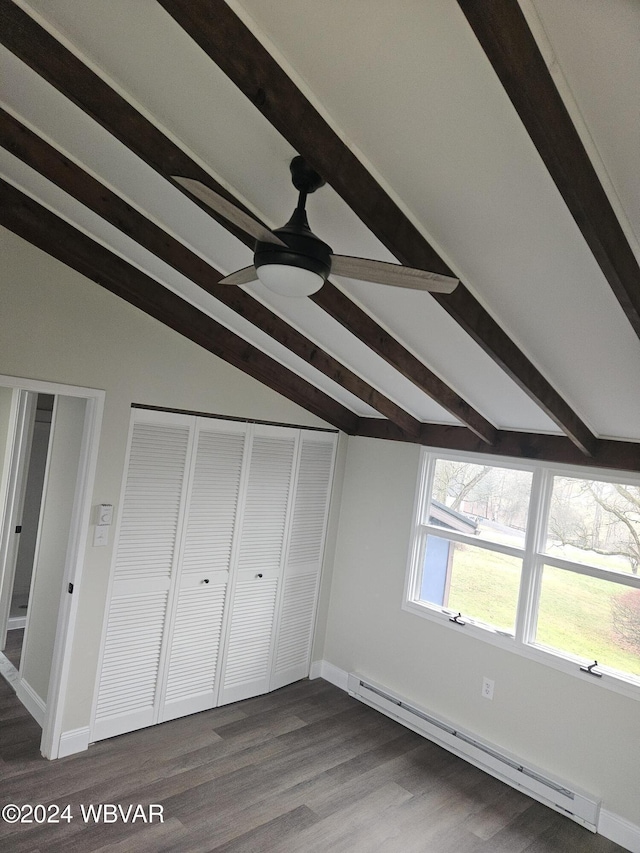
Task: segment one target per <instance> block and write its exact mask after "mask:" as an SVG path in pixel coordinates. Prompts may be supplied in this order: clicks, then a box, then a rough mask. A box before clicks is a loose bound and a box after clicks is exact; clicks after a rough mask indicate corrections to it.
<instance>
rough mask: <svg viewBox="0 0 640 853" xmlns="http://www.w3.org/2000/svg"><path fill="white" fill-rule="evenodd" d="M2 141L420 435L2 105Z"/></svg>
mask: <svg viewBox="0 0 640 853" xmlns="http://www.w3.org/2000/svg"><path fill="white" fill-rule="evenodd" d="M0 145H2V146H3V147H4V148H6V149H7V150H8V151H10V152H11V153H12V154H14V155H15V156H16V157H19V158H20V159H21V160H22V161H23V162H25V163H27V164H28V165H29V166H31V167H32V168H33V169H36V170H37V171H38V172H39V173H40V174H41V175H43V176H44V177H45V178H47V179H48V180H50V181H52V182H53V183H55V184H56V185H57V186H59V187H60V188H61V189H63V190H64V191H65V192H67V193H69V195H71V196H73V197H74V198H76V199H77V200H78V201H80V202H82V204H84V205H86V207H88V208H89V209H90V210H93V211H94V213H97V214H98V215H99V216H101V217H103V218H104V219H105V220H106V221H107V222H110V223H111V224H112V225H114V226H115V227H116V228H118V229H119V230H121V231H123V232H124V233H125V234H127V235H128V236H129V237H131V238H132V239H134V240H135V241H136V242H137V243H139V244H140V245H141V246H144V247H145V248H146V249H148V250H149V251H150V252H153V254H155V255H156V256H157V257H159V258H161V259H162V260H163V261H165V262H166V263H167V264H169V265H170V266H172V267H173V268H174V269H176V270H178V271H179V272H181V273H182V274H183V275H185V276H186V277H187V278H189V279H191V281H193V282H195V283H196V284H198V285H200V287H202V288H203V289H204V290H206V291H207V292H208V293H210V294H211V295H212V296H214V297H215V298H216V299H218V300H220V301H221V302H223V303H224V304H225V305H227V306H229V307H230V308H231V309H232V310H233V311H235V312H236V313H237V314H239V315H240V316H242V317H244V318H245V319H247V320H249V321H250V322H251V323H253V324H254V325H255V326H258V327H259V328H260V329H261V330H262V331H264V332H266V334H268V335H270V336H271V337H273V338H275V339H276V340H278V341H279V342H280V343H281V344H283V346H285V347H287V348H288V349H290V350H291V351H292V352H294V353H296V355H298V356H300V357H301V358H303V359H304V360H305V361H307V362H308V363H309V364H311V365H312V366H313V367H315V368H316V369H317V370H319V371H321V372H322V373H324V374H325V375H326V376H328V377H329V378H330V379H332V380H333V381H334V382H337V383H338V384H339V385H341V386H342V387H343V388H346V390H348V391H350V392H351V393H352V394H354V395H355V396H356V397H358V398H359V399H361V400H363V401H364V402H365V403H367V404H368V405H370V406H371V407H372V408H374V409H376V410H377V411H379V412H380V413H381V414H383V415H385V417H388V418H389V419H390V420H391V421H393V423H395V424H397V425H398V426H399V427H400V428H401V429H403V430H404V431H406V432H407V433H408V434H409V435H412V436H413V437H414V438H415V437H416V436H417V435H418V433H419V430H420V421H418V420H417V418H414V417H413V416H412V415H410V414H409V413H408V412H406V411H405V410H404V409H402V408H401V407H400V406H398V405H397V404H396V403H394V402H393V401H392V400H389V399H388V398H387V397H385V396H384V395H383V394H381V393H380V392H379V391H377V390H376V389H375V388H373V387H372V386H371V385H369V384H368V383H367V382H365V381H364V380H363V379H361V378H360V377H359V376H357V375H356V374H355V373H353V372H352V371H350V370H349V369H348V368H347V367H345V366H344V365H342V364H340V363H339V362H338V361H337V360H336V359H334V358H332V357H331V356H330V355H328V354H327V353H325V352H324V351H323V350H322V349H321V348H320V347H319V346H317V345H316V344H314V343H313V342H312V341H310V340H308V339H307V338H306V337H305V336H304V335H303V334H301V333H300V332H298V331H297V330H296V329H294V328H293V327H292V326H290V325H289V324H288V323H287V322H285V321H284V320H283V319H281V318H280V317H278V315H277V314H274V313H273V312H272V311H270V310H269V309H268V308H266V307H265V306H263V305H261V304H260V303H259V302H257V301H256V300H255V299H253V298H252V297H251V296H250V295H249V294H247V293H245V292H244V291H242V290H240V288H237V287H224V286H223V287H218V286H217V283H218V281H220V279H221V278H222V277H223V275H222V273H221V272H219V271H218V270H217V269H215V268H214V267H212V266H210V265H209V264H207V263H206V262H205V261H204V260H203V259H202V258H200V257H199V256H198V255H196V254H195V252H192V251H191V250H190V249H188V248H187V247H186V246H185V245H184V244H183V243H181V242H180V241H179V240H176V239H175V238H174V237H172V236H171V235H170V234H167V232H166V231H164V230H163V229H162V228H160V227H159V226H158V225H155V224H154V223H153V222H151V221H150V220H148V219H147V218H146V217H144V216H143V215H142V214H141V213H139V212H138V211H137V210H135V209H134V208H133V207H131V205H130V204H128V203H127V202H126V201H124V200H123V199H122V198H120V196H118V195H116V194H115V193H114V192H112V191H111V190H109V189H108V188H107V187H105V186H104V185H103V184H101V183H100V182H99V181H98V180H96V179H95V178H93V177H91V176H90V175H88V174H87V173H86V172H85V171H84V170H83V169H81V168H80V167H79V166H78V165H77V164H75V163H74V162H73V161H71V160H69V158H68V157H66V156H65V155H64V154H62V152H60V151H58V150H57V149H56V148H54V147H53V146H51V145H49V143H47V142H45V141H44V140H43V139H41V138H40V137H39V136H38V135H37V134H35V133H34V132H33V131H31V130H29V129H28V128H26V127H25V126H24V125H23V124H21V123H20V122H19V121H18V120H17V119H16V118H14V117H13V116H11V115H9V114H8V113H7V112H5V111H4V110H2V109H1V108H0Z"/></svg>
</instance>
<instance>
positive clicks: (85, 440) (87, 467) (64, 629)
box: [0, 374, 105, 758]
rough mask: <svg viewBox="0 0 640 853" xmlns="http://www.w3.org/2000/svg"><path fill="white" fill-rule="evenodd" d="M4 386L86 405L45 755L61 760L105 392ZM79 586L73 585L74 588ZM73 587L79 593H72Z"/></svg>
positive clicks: (4, 380) (8, 381)
mask: <svg viewBox="0 0 640 853" xmlns="http://www.w3.org/2000/svg"><path fill="white" fill-rule="evenodd" d="M0 385H2V386H4V387H7V388H13V389H18V390H24V391H33V392H35V393H38V394H53V395H61V396H66V397H79V398H82V399H84V400H85V401H86V407H85V415H84V425H83V431H82V444H81V448H80V454H79V465H78V476H77V479H76V489H75V496H74V501H73V510H72V514H71V524H70V529H69V541H68V546H67V553H66V560H65V566H64V575H63V584H62V590H61V595H60V601H59V602H58V620H57V628H56V636H55V643H54V648H53V659H52V662H51V675H50V679H49V690H48V694H47V705H46V710H45V715H44V721H43V726H42V740H41V742H40V751H41V753H42V755H43V756H44V757H45V758H57V757H58V755H59V753H60V738H61V735H62V731H63V729H62V724H63V719H62V718H63V712H64V705H65V698H66V693H67V688H68V683H69V671H70V666H71V649H72V645H73V638H74V634H75V627H76V621H77V614H78V594H77V593H78V590H79V587H80V583H81V579H82V573H83V568H84V555H85V551H86V548H87V542H88V535H89V527H90V524H91V509H92V498H93V489H94V482H95V473H96V467H97V460H98V446H99V441H100V430H101V426H102V415H103V411H104V399H105V392H104V391H103V390H99V389H95V388H83V387H80V386H76V385H66V384H61V383H58V382H49V381H44V380H38V379H25V378H22V377H15V376H5V375H2V374H0ZM70 584H72V585H73V586H72V587H70V586H69V585H70ZM71 589H73V591H74V594H71V595H70V594H69V591H70V590H71Z"/></svg>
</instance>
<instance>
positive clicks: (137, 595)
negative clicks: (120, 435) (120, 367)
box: [92, 410, 193, 740]
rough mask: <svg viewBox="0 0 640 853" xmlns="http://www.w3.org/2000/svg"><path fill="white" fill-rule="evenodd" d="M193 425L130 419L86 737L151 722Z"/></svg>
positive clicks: (155, 416) (175, 419) (171, 419)
mask: <svg viewBox="0 0 640 853" xmlns="http://www.w3.org/2000/svg"><path fill="white" fill-rule="evenodd" d="M192 444H193V422H192V420H189V419H185V418H184V417H183V416H182V415H173V414H167V413H163V412H147V411H138V410H136V412H135V413H134V417H133V423H132V428H131V433H130V444H129V463H128V469H127V474H126V483H125V488H124V496H123V498H122V509H121V518H120V522H119V532H118V543H117V548H116V556H115V566H114V569H113V573H112V577H111V589H110V600H109V609H108V615H107V624H106V632H105V636H104V641H103V651H102V668H101V673H100V681H99V684H98V689H97V700H96V705H95V712H94V725H93V732H92V737H93V738H94V739H96V740H99V739H101V738H106V737H111V736H112V735H116V734H121V733H122V732H127V731H132V730H133V729H137V728H141V727H143V726H149V725H151V724H152V723H155V722H156V721H157V719H158V701H159V696H158V690H157V687H158V679H159V674H160V665H161V659H163V657H164V651H165V649H164V646H165V621H166V614H167V605H168V603H169V597H170V593H171V591H172V586H173V583H174V581H175V576H176V573H177V568H178V553H177V548H176V544H177V539H178V532H179V530H180V529H181V528H182V526H183V521H184V504H185V498H186V490H187V485H188V477H187V473H188V467H187V466H188V462H189V459H190V456H191V449H192Z"/></svg>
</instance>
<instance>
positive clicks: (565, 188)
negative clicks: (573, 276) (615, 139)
mask: <svg viewBox="0 0 640 853" xmlns="http://www.w3.org/2000/svg"><path fill="white" fill-rule="evenodd" d="M458 5H459V6H460V8H461V9H462V11H463V12H464V14H465V16H466V18H467V20H468V22H469V24H470V25H471V28H472V29H473V32H474V33H475V35H476V37H477V39H478V41H479V42H480V45H481V46H482V49H483V50H484V52H485V53H486V55H487V58H488V59H489V61H490V63H491V65H492V66H493V69H494V71H495V72H496V74H497V75H498V78H499V79H500V82H501V83H502V85H503V86H504V88H505V91H506V92H507V95H508V96H509V98H510V99H511V102H512V104H513V105H514V107H515V108H516V111H517V113H518V115H519V116H520V119H521V121H522V123H523V124H524V126H525V128H526V130H527V132H528V133H529V136H530V137H531V139H532V141H533V144H534V145H535V146H536V148H537V149H538V153H539V154H540V156H541V157H542V160H543V161H544V164H545V166H546V168H547V170H548V172H549V174H550V175H551V177H552V178H553V180H554V182H555V184H556V186H557V188H558V190H559V191H560V194H561V195H562V197H563V199H564V201H565V203H566V205H567V207H568V208H569V211H570V212H571V214H572V216H573V218H574V219H575V221H576V224H577V226H578V228H579V229H580V231H581V232H582V235H583V237H584V239H585V240H586V242H587V245H588V246H589V248H590V249H591V251H592V253H593V255H594V257H595V259H596V261H597V262H598V264H599V266H600V269H601V270H602V272H603V273H604V275H605V278H606V279H607V281H608V282H609V285H610V286H611V289H612V290H613V292H614V293H615V295H616V297H617V299H618V301H619V303H620V305H621V306H622V309H623V311H624V313H625V314H626V316H627V318H628V320H629V322H630V323H631V325H632V326H633V328H634V330H635V332H636V334H637V335H638V336H640V266H639V265H638V262H637V260H636V258H635V255H634V253H633V251H632V249H631V247H630V245H629V242H628V240H627V238H626V237H625V234H624V231H623V230H622V227H621V226H620V223H619V221H618V218H617V216H616V214H615V212H614V210H613V207H612V206H611V203H610V201H609V198H608V196H607V194H606V192H605V191H604V189H603V187H602V184H601V183H600V179H599V178H598V175H597V173H596V170H595V169H594V167H593V164H592V163H591V160H590V159H589V155H588V154H587V151H586V149H585V147H584V145H583V143H582V140H581V138H580V135H579V134H578V131H577V130H576V127H575V125H574V124H573V121H572V120H571V116H570V115H569V112H568V110H567V108H566V106H565V104H564V101H563V100H562V96H561V95H560V93H559V91H558V89H557V88H556V85H555V83H554V81H553V77H552V76H551V74H550V72H549V69H548V68H547V64H546V62H545V61H544V57H543V56H542V54H541V52H540V49H539V48H538V45H537V42H536V40H535V38H534V36H533V34H532V32H531V30H530V29H529V26H528V24H527V21H526V18H525V16H524V14H523V13H522V10H521V9H520V6H519V5H518V3H517V2H516V0H458Z"/></svg>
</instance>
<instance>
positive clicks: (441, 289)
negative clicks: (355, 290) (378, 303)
mask: <svg viewBox="0 0 640 853" xmlns="http://www.w3.org/2000/svg"><path fill="white" fill-rule="evenodd" d="M331 272H332V273H335V274H336V275H343V276H345V277H346V278H355V279H357V280H358V281H372V282H375V283H376V284H390V285H392V286H393V287H409V288H411V289H412V290H428V291H430V292H431V293H451V292H452V291H453V290H455V288H456V286H457V285H458V284H459V283H460V282H459V281H458V279H457V278H453V276H450V275H440V274H439V273H435V272H428V271H427V270H419V269H416V268H415V267H403V266H401V265H400V264H389V263H386V262H385V261H372V260H369V259H367V258H352V257H349V256H348V255H332V256H331Z"/></svg>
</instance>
